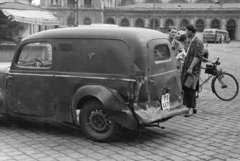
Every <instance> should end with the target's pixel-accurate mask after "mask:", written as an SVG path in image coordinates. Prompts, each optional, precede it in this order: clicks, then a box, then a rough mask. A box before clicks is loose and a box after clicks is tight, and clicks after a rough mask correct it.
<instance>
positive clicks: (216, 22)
mask: <svg viewBox="0 0 240 161" xmlns="http://www.w3.org/2000/svg"><path fill="white" fill-rule="evenodd" d="M211 28H214V29H220V21H219V20H216V19H215V20H213V21H212V23H211Z"/></svg>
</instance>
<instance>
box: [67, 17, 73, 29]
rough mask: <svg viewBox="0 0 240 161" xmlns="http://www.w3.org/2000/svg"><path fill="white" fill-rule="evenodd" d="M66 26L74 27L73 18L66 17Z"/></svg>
mask: <svg viewBox="0 0 240 161" xmlns="http://www.w3.org/2000/svg"><path fill="white" fill-rule="evenodd" d="M67 26H69V27H71V26H74V18H73V17H72V16H70V17H68V20H67Z"/></svg>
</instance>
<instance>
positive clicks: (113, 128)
mask: <svg viewBox="0 0 240 161" xmlns="http://www.w3.org/2000/svg"><path fill="white" fill-rule="evenodd" d="M79 117H80V118H79V120H80V125H81V128H82V130H83V132H84V133H85V134H86V135H87V137H89V138H90V139H91V140H93V141H98V142H109V141H111V140H113V139H114V138H115V136H116V134H117V132H118V129H119V124H117V123H116V122H115V121H114V120H112V119H111V117H110V116H109V115H108V113H107V112H106V111H105V110H104V107H103V105H102V104H101V103H100V102H99V101H96V100H92V101H89V102H87V103H86V104H84V106H83V108H82V109H81V111H80V115H79Z"/></svg>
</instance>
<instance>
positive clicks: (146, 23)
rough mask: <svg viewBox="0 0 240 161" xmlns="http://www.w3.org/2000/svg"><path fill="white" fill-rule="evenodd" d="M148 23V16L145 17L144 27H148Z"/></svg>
mask: <svg viewBox="0 0 240 161" xmlns="http://www.w3.org/2000/svg"><path fill="white" fill-rule="evenodd" d="M148 23H149V19H148V18H146V19H145V27H146V28H148V27H149V24H148Z"/></svg>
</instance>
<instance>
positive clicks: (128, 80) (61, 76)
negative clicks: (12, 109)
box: [9, 73, 136, 82]
mask: <svg viewBox="0 0 240 161" xmlns="http://www.w3.org/2000/svg"><path fill="white" fill-rule="evenodd" d="M9 74H10V75H27V76H43V77H54V74H29V73H9ZM55 77H56V78H85V79H102V80H122V81H127V82H136V80H135V79H125V78H108V77H91V76H73V75H55Z"/></svg>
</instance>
